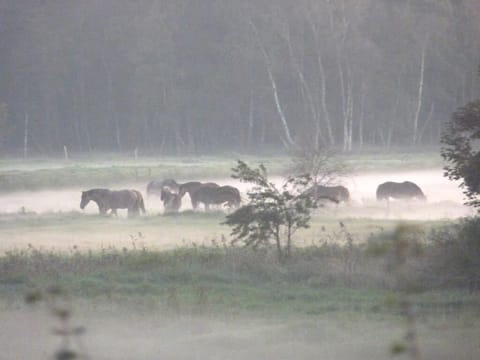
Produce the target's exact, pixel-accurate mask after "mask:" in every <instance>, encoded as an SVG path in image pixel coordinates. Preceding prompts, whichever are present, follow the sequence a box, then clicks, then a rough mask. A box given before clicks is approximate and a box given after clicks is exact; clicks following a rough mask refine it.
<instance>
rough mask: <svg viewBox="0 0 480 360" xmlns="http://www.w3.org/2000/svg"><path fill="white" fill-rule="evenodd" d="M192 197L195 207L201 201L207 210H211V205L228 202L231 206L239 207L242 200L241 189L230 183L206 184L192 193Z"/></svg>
mask: <svg viewBox="0 0 480 360" xmlns="http://www.w3.org/2000/svg"><path fill="white" fill-rule="evenodd" d="M190 197H191V199H192V206H193V208H194V209H196V208H197V207H198V204H199V203H203V204H204V205H205V210H207V211H208V210H210V205H217V204H218V205H220V204H224V203H226V204H227V205H228V206H229V207H232V206H234V207H239V206H240V202H241V198H240V191H239V190H238V189H237V188H235V187H233V186H229V185H225V186H211V185H208V184H205V185H202V186H200V187H198V188H197V189H196V190H195V191H194V192H193V193H191V194H190Z"/></svg>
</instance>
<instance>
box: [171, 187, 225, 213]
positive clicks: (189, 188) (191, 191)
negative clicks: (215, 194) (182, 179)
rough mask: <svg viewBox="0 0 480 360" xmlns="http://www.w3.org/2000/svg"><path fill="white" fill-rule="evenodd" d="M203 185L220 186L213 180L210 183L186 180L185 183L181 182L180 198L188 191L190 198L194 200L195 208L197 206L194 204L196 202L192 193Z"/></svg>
mask: <svg viewBox="0 0 480 360" xmlns="http://www.w3.org/2000/svg"><path fill="white" fill-rule="evenodd" d="M202 186H209V187H219V185H218V184H215V183H213V182H209V183H201V182H200V181H190V182H186V183H184V184H181V185H180V187H179V192H178V194H179V195H180V199H181V198H183V196H184V195H185V194H186V193H188V195H189V196H190V200H191V202H192V207H193V208H195V207H196V206H195V205H194V202H193V200H192V194H193V193H194V192H195V191H197V190H198V189H199V188H200V187H202Z"/></svg>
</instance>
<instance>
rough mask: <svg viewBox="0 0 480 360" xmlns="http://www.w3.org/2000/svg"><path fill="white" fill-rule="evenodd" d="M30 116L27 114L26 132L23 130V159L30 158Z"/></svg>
mask: <svg viewBox="0 0 480 360" xmlns="http://www.w3.org/2000/svg"><path fill="white" fill-rule="evenodd" d="M28 123H29V120H28V114H27V113H25V123H24V130H23V158H24V159H26V158H27V157H28Z"/></svg>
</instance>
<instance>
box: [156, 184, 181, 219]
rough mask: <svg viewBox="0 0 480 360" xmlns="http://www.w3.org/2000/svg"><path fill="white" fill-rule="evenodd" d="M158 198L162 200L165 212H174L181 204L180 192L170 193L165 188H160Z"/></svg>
mask: <svg viewBox="0 0 480 360" xmlns="http://www.w3.org/2000/svg"><path fill="white" fill-rule="evenodd" d="M160 200H162V201H163V207H164V208H165V213H176V212H178V210H179V209H180V206H182V197H181V196H180V194H177V193H172V192H170V191H169V190H168V189H167V188H164V189H162V193H161V195H160Z"/></svg>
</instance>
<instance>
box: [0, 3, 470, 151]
mask: <svg viewBox="0 0 480 360" xmlns="http://www.w3.org/2000/svg"><path fill="white" fill-rule="evenodd" d="M479 50H480V2H479V1H477V0H445V1H439V0H415V1H412V0H362V1H358V0H330V1H319V0H296V1H291V0H290V1H287V0H276V1H273V0H260V1H259V0H242V1H224V0H208V1H206V0H190V1H189V0H182V1H162V0H102V1H97V0H81V1H74V0H62V1H59V0H43V1H40V0H0V79H1V81H0V154H9V155H12V154H17V155H21V154H22V153H23V152H25V150H26V151H27V155H30V154H47V155H52V154H60V153H62V152H63V148H64V146H67V147H68V150H69V151H75V152H97V151H115V152H117V151H118V152H131V151H134V150H135V149H138V151H139V152H140V153H142V154H149V153H167V154H194V153H207V152H214V151H219V150H235V151H245V152H248V151H256V150H259V149H272V148H273V149H279V148H281V147H289V146H290V145H292V144H293V143H304V142H309V143H315V144H318V145H324V146H328V147H335V148H338V149H341V150H344V151H351V150H358V149H362V148H365V147H382V148H389V147H392V146H412V145H415V146H425V145H427V146H428V145H432V144H437V143H438V139H439V136H440V133H441V130H442V125H443V123H444V122H445V121H446V120H448V119H449V118H450V115H451V113H452V112H453V111H454V110H455V108H456V107H458V106H461V105H463V104H465V103H466V102H468V101H470V100H471V99H474V98H477V97H478V96H479V94H478V89H479V86H478V83H479V77H478V76H477V71H478V64H479V61H480V60H479V59H480V57H479V54H480V51H479Z"/></svg>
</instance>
